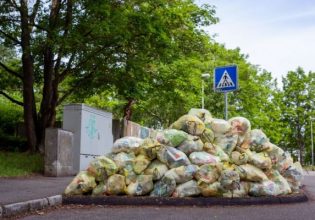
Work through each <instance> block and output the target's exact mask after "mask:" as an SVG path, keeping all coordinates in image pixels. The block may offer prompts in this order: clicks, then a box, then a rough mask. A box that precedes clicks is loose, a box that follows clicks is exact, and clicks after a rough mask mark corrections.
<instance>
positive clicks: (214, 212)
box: [22, 176, 315, 220]
mask: <svg viewBox="0 0 315 220" xmlns="http://www.w3.org/2000/svg"><path fill="white" fill-rule="evenodd" d="M304 185H305V191H306V193H307V195H308V197H309V201H308V202H306V203H297V204H279V205H261V206H212V207H205V208H204V207H203V208H200V207H147V206H146V207H126V206H120V207H117V206H112V207H100V206H63V207H61V208H59V209H56V210H51V211H48V212H47V211H44V212H37V214H33V215H29V216H24V217H23V218H22V219H27V220H30V219H75V220H79V219H84V220H87V219H91V220H92V219H93V220H94V219H111V220H114V219H119V220H122V219H128V220H133V219H144V220H161V219H180V220H185V219H197V220H203V219H225V220H229V219H237V220H241V219H246V220H247V219H248V220H253V219H262V220H268V219H271V220H277V219H279V220H280V219H281V220H291V219H292V220H302V219H303V220H313V219H315V176H306V177H305V180H304Z"/></svg>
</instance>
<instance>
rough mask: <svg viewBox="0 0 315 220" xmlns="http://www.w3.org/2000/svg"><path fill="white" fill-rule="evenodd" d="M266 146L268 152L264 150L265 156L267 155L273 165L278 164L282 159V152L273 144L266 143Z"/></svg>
mask: <svg viewBox="0 0 315 220" xmlns="http://www.w3.org/2000/svg"><path fill="white" fill-rule="evenodd" d="M266 145H268V146H269V147H268V150H266V152H267V154H268V155H269V157H270V159H271V163H272V164H273V165H276V164H278V162H279V161H281V160H282V159H283V157H284V151H283V150H282V149H281V148H280V147H278V146H277V145H275V144H272V143H270V142H269V143H267V144H266Z"/></svg>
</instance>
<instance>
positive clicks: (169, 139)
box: [156, 129, 188, 147]
mask: <svg viewBox="0 0 315 220" xmlns="http://www.w3.org/2000/svg"><path fill="white" fill-rule="evenodd" d="M187 138H188V134H187V133H186V132H184V131H180V130H176V129H165V130H163V131H160V132H159V133H158V134H157V136H156V140H157V141H158V142H159V143H161V144H164V145H167V146H171V147H177V146H178V145H180V144H181V143H182V142H183V141H185V140H186V139H187Z"/></svg>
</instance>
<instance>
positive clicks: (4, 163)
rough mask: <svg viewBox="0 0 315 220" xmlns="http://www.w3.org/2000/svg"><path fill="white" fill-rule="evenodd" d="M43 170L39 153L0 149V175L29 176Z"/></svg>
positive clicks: (42, 160) (42, 161) (42, 162)
mask: <svg viewBox="0 0 315 220" xmlns="http://www.w3.org/2000/svg"><path fill="white" fill-rule="evenodd" d="M43 171H44V158H43V156H42V155H40V154H29V153H16V152H15V153H13V152H7V151H0V177H11V176H29V175H33V174H36V173H42V172H43Z"/></svg>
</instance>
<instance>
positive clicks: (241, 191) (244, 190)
mask: <svg viewBox="0 0 315 220" xmlns="http://www.w3.org/2000/svg"><path fill="white" fill-rule="evenodd" d="M249 187H250V182H245V181H241V182H240V185H239V188H238V189H235V190H230V191H227V192H224V193H223V197H226V198H243V197H248V192H249Z"/></svg>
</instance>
